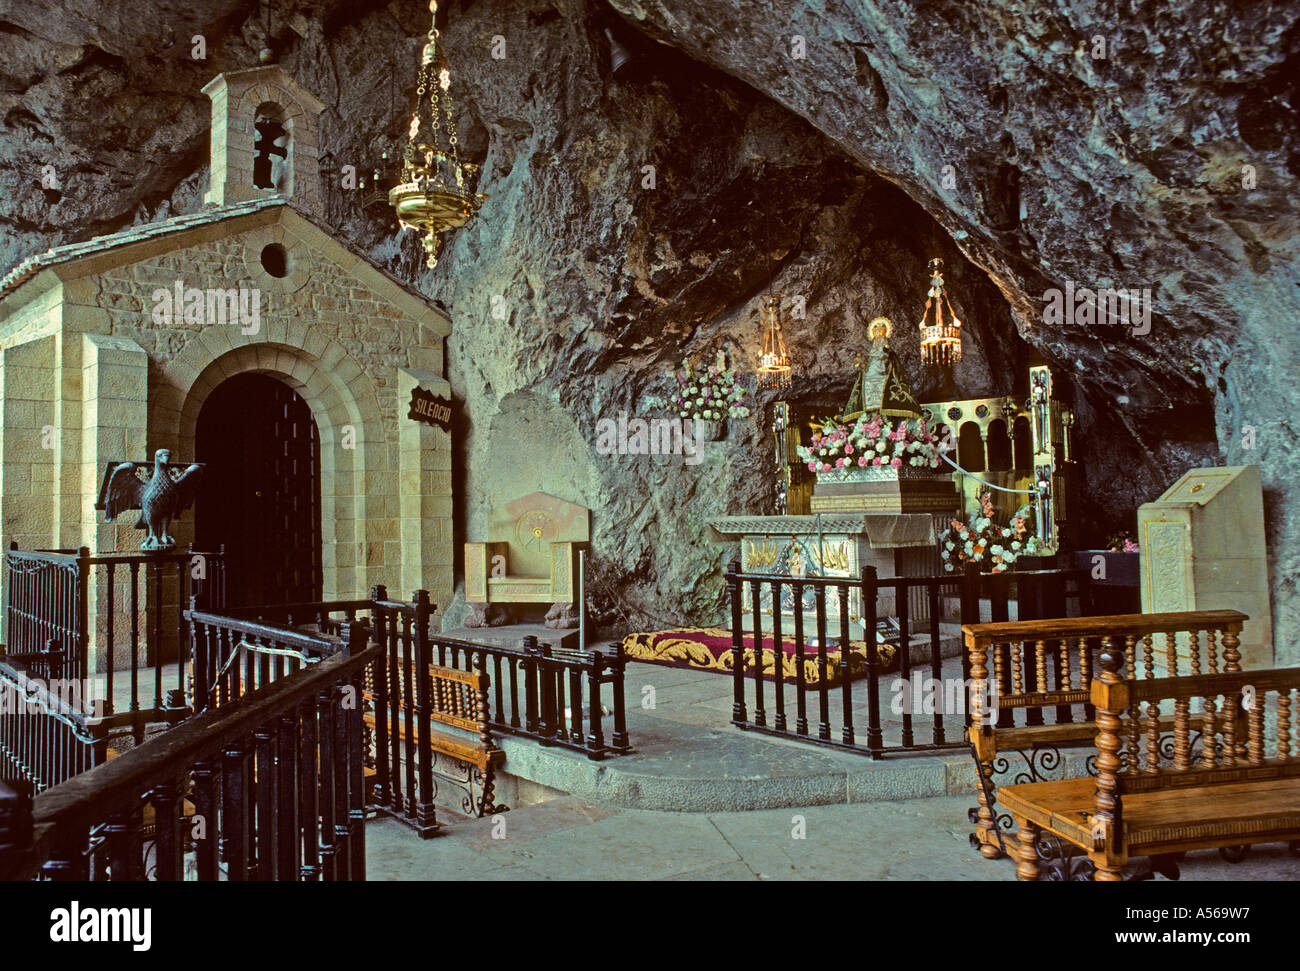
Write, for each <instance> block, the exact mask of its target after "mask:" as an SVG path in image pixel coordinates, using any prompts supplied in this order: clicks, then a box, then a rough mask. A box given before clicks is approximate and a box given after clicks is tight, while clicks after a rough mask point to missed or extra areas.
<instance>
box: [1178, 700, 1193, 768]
mask: <svg viewBox="0 0 1300 971" xmlns="http://www.w3.org/2000/svg"><path fill="white" fill-rule="evenodd" d="M1189 709H1190V705H1189V704H1188V701H1187V699H1186V698H1178V699H1176V700H1175V701H1174V771H1175V772H1186V771H1187V770H1188V769H1190V768H1191V767H1192V762H1191V757H1190V755H1191V753H1190V749H1191V744H1190V742H1191V733H1190V732H1189V731H1188V725H1187V723H1188V714H1189Z"/></svg>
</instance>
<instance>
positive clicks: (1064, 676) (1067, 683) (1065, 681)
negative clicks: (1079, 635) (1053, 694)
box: [1060, 637, 1074, 691]
mask: <svg viewBox="0 0 1300 971" xmlns="http://www.w3.org/2000/svg"><path fill="white" fill-rule="evenodd" d="M1060 650H1061V687H1062V688H1064V689H1065V690H1066V691H1071V690H1073V689H1074V680H1073V679H1072V678H1071V677H1070V639H1069V638H1068V637H1062V638H1061V648H1060Z"/></svg>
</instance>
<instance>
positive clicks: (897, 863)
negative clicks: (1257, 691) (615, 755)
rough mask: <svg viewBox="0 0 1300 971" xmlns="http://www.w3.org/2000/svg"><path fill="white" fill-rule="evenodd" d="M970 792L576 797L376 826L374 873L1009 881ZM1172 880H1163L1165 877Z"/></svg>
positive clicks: (1198, 869)
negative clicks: (972, 828) (979, 837)
mask: <svg viewBox="0 0 1300 971" xmlns="http://www.w3.org/2000/svg"><path fill="white" fill-rule="evenodd" d="M969 802H970V799H969V797H965V796H939V797H935V798H930V799H907V800H900V801H894V802H877V803H857V804H852V805H837V806H814V807H809V808H801V809H767V810H753V811H749V812H717V813H667V812H649V811H644V810H630V809H612V808H610V807H606V806H599V805H593V804H591V803H587V802H584V801H582V800H578V799H574V798H571V797H562V798H558V799H553V800H550V801H548V802H544V803H538V804H536V805H532V806H525V807H522V808H520V809H515V810H512V811H510V812H508V813H503V814H501V815H500V816H498V817H496V818H495V819H493V818H486V819H477V820H473V819H465V818H457V819H455V820H451V819H450V818H449V817H440V818H443V819H444V823H445V824H444V827H443V830H442V833H441V834H440V835H439V836H438V837H437V838H435V839H433V840H427V841H425V840H420V839H419V838H418V837H416V836H415V835H414V834H413V833H411V832H410V831H409V830H408V829H406V828H405V827H404V826H402V825H401V824H400V823H397V822H394V821H393V820H386V819H385V820H374V821H372V822H370V823H369V824H368V825H367V827H366V840H367V850H366V852H367V861H368V878H369V879H370V880H961V881H968V880H1002V881H1009V880H1014V879H1015V867H1014V865H1013V864H1012V863H1011V862H1009V861H1007V860H995V861H990V860H985V859H984V858H983V857H981V856H979V854H978V853H976V852H975V851H974V850H973V849H971V847H970V844H969V842H968V840H967V833H968V832H969V827H968V825H967V823H966V807H967V805H968V804H969ZM1157 879H1161V880H1163V879H1164V878H1162V877H1161V878H1157ZM1182 879H1183V880H1184V881H1191V880H1278V881H1281V880H1288V881H1294V880H1298V879H1300V858H1296V857H1294V856H1291V855H1289V854H1288V852H1287V848H1286V846H1285V845H1283V844H1268V845H1263V846H1257V847H1255V848H1254V849H1253V850H1252V851H1251V854H1250V856H1249V857H1248V858H1247V859H1246V860H1245V862H1243V863H1239V864H1236V865H1233V864H1229V863H1227V862H1225V861H1223V860H1222V859H1220V857H1219V856H1218V854H1217V853H1215V852H1212V851H1211V852H1199V853H1192V854H1188V856H1187V858H1186V859H1185V861H1184V862H1183V865H1182Z"/></svg>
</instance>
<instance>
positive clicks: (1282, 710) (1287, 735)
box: [1277, 688, 1291, 759]
mask: <svg viewBox="0 0 1300 971" xmlns="http://www.w3.org/2000/svg"><path fill="white" fill-rule="evenodd" d="M1277 757H1278V758H1279V759H1290V758H1291V689H1290V688H1283V689H1282V690H1280V691H1279V692H1278V693H1277Z"/></svg>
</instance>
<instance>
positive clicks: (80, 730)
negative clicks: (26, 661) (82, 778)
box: [0, 663, 110, 792]
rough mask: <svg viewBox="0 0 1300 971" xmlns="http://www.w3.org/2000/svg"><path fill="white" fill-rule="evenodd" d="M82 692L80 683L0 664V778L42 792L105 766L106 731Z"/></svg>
mask: <svg viewBox="0 0 1300 971" xmlns="http://www.w3.org/2000/svg"><path fill="white" fill-rule="evenodd" d="M82 691H83V682H82V681H81V680H80V679H77V678H46V677H42V676H40V675H36V674H32V673H29V672H28V671H25V670H23V669H22V668H18V667H14V666H10V665H7V664H4V663H0V778H8V779H14V780H21V781H23V782H25V783H27V784H28V785H30V786H31V787H32V789H33V791H35V792H42V791H44V790H46V789H49V788H51V787H52V786H57V785H59V784H60V783H61V782H64V781H66V780H68V779H70V778H72V777H73V776H75V775H78V774H80V773H82V772H85V771H86V770H87V769H89V768H91V767H92V766H95V765H98V764H99V763H101V762H103V761H104V759H105V758H106V757H107V753H108V741H107V740H108V731H109V728H110V726H109V725H108V724H107V723H106V722H104V720H102V719H96V718H93V717H91V714H90V712H88V710H87V706H88V703H89V702H90V700H91V699H89V698H88V697H85V696H84V695H83V694H82Z"/></svg>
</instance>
